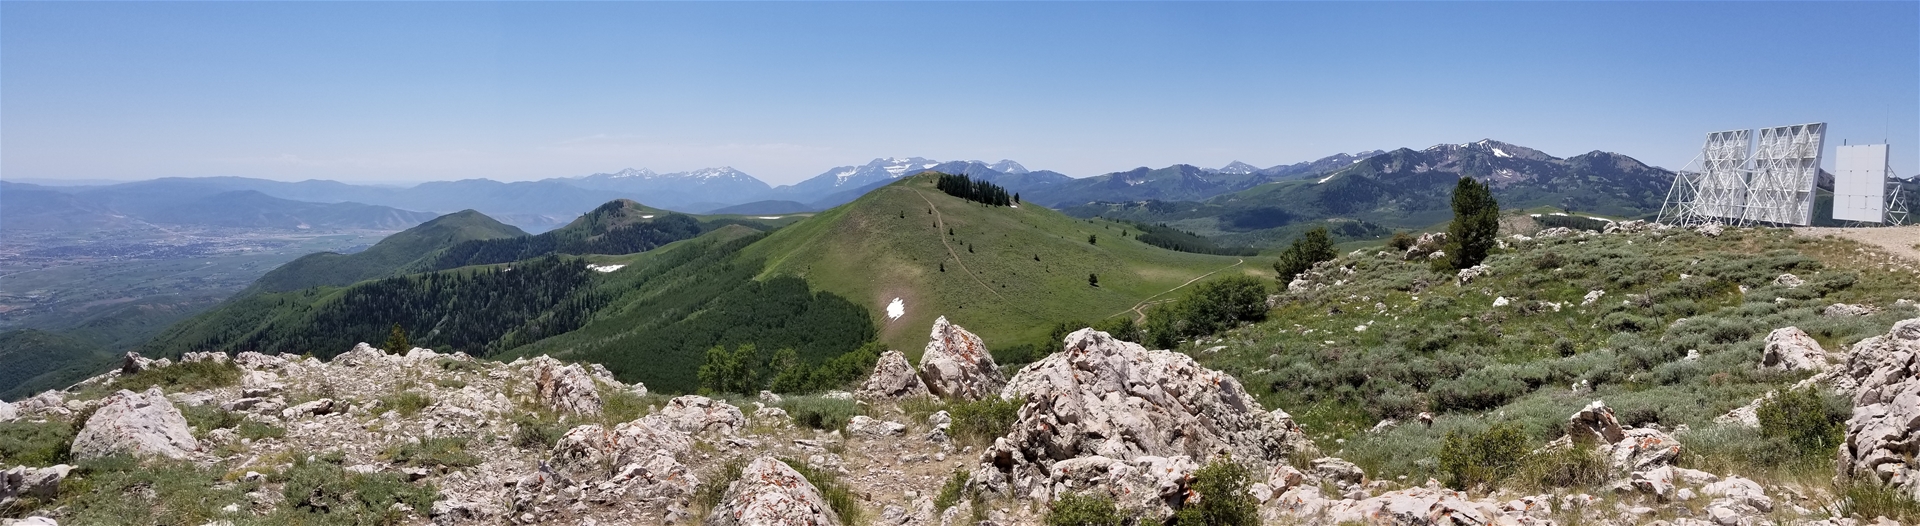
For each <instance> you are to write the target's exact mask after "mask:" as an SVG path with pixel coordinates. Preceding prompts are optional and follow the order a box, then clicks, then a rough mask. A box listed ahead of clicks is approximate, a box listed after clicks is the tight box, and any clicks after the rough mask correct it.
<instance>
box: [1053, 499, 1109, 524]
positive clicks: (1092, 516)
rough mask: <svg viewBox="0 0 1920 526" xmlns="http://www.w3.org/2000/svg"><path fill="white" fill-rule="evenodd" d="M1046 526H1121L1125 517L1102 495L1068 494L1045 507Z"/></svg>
mask: <svg viewBox="0 0 1920 526" xmlns="http://www.w3.org/2000/svg"><path fill="white" fill-rule="evenodd" d="M1046 524H1047V526H1121V525H1123V524H1127V519H1126V516H1124V515H1121V514H1120V509H1119V508H1118V507H1116V506H1114V504H1113V497H1109V496H1106V495H1104V494H1101V495H1094V494H1080V493H1068V494H1065V495H1061V496H1060V500H1056V501H1053V504H1051V505H1049V506H1048V507H1047V518H1046Z"/></svg>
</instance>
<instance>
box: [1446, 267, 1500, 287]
mask: <svg viewBox="0 0 1920 526" xmlns="http://www.w3.org/2000/svg"><path fill="white" fill-rule="evenodd" d="M1492 273H1493V267H1489V266H1486V265H1474V266H1471V267H1467V268H1463V269H1460V272H1459V273H1458V274H1456V275H1455V276H1454V281H1455V282H1456V283H1458V284H1460V285H1466V284H1468V283H1473V280H1474V279H1476V278H1479V277H1480V276H1485V275H1488V274H1492Z"/></svg>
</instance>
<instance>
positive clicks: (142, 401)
mask: <svg viewBox="0 0 1920 526" xmlns="http://www.w3.org/2000/svg"><path fill="white" fill-rule="evenodd" d="M199 449H200V442H199V441H197V440H194V438H193V428H191V427H188V426H187V419H186V417H183V416H181V415H180V410H179V409H176V408H174V407H173V403H172V402H169V401H167V396H166V395H165V394H164V393H161V392H160V388H158V387H154V388H150V389H147V391H146V392H144V393H135V392H133V391H127V390H121V391H120V392H118V393H114V394H113V395H112V396H109V397H107V399H106V400H105V401H104V403H103V404H102V405H101V406H100V409H98V410H96V411H94V413H93V416H92V417H90V418H88V419H87V422H86V424H85V426H83V427H82V428H81V429H80V433H79V434H78V435H75V436H74V437H73V448H72V451H73V457H74V458H75V459H80V460H85V459H90V458H99V457H104V456H108V455H114V454H130V455H136V456H163V457H170V458H185V457H186V456H187V455H189V454H192V453H193V452H194V451H196V450H199Z"/></svg>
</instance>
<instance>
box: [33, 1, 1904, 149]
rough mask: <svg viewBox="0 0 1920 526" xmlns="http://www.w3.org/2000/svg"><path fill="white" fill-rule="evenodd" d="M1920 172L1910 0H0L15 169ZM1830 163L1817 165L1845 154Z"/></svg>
mask: <svg viewBox="0 0 1920 526" xmlns="http://www.w3.org/2000/svg"><path fill="white" fill-rule="evenodd" d="M1811 121H1826V122H1828V123H1830V126H1831V128H1832V135H1831V139H1830V140H1829V145H1834V144H1839V143H1840V142H1841V140H1842V139H1846V140H1851V141H1854V142H1868V141H1871V142H1878V141H1879V140H1880V139H1881V138H1882V137H1883V136H1885V137H1887V138H1890V139H1891V140H1892V143H1893V145H1894V146H1893V151H1894V155H1895V160H1894V166H1895V170H1896V171H1897V172H1898V173H1900V174H1901V175H1912V174H1914V173H1915V169H1916V167H1920V161H1917V160H1920V3H1916V2H1882V3H1835V2H1810V3H1747V2H1708V3H1011V4H1009V3H772V4H767V3H665V4H658V3H647V4H636V3H225V2H215V3H23V2H4V3H0V174H3V175H4V177H6V178H14V179H19V178H107V179H143V178H150V177H161V176H203V175H239V176H252V177H263V178H271V179H285V180H297V179H306V178H324V179H336V180H344V181H422V180H434V179H451V178H466V177H488V178H493V179H500V180H524V179H539V178H545V177H560V176H576V175H584V174H588V173H593V172H600V171H611V170H617V169H620V168H624V167H649V168H652V169H654V170H656V171H663V172H664V171H679V170H687V169H694V168H700V167H705V166H719V165H732V166H734V167H737V168H739V169H741V170H744V171H746V172H748V173H751V174H754V175H756V176H759V177H760V178H762V179H765V180H767V181H769V182H771V183H775V184H781V183H791V182H794V181H797V180H800V179H802V178H805V177H809V176H812V175H815V174H818V173H820V172H822V171H825V170H826V169H827V168H829V167H832V166H836V165H847V164H861V163H865V162H866V161H868V160H870V159H872V158H875V157H888V156H924V157H930V158H935V159H941V160H953V159H981V160H986V161H995V160H998V159H1001V158H1011V159H1014V160H1018V161H1020V162H1022V163H1024V164H1026V165H1027V166H1028V167H1030V168H1035V169H1040V168H1045V169H1053V170H1058V171H1061V172H1064V173H1067V174H1069V175H1073V176H1087V175H1096V174H1099V173H1104V172H1109V171H1115V170H1125V169H1129V168H1132V167H1136V166H1154V167H1158V166H1165V165H1169V164H1174V163H1190V164H1197V165H1201V166H1219V165H1222V164H1225V163H1227V162H1229V161H1232V160H1236V159H1237V160H1242V161H1246V162H1249V163H1252V164H1255V165H1260V166H1270V165H1275V164H1281V163H1291V162H1298V161H1302V160H1307V159H1312V158H1317V157H1321V156H1325V155H1329V154H1333V153H1338V152H1352V151H1358V150H1367V149H1376V148H1378V149H1391V148H1396V147H1412V148H1416V149H1417V148H1423V147H1426V146H1429V145H1432V144H1436V143H1442V142H1456V143H1457V142H1467V141H1474V140H1479V139H1482V138H1493V139H1498V140H1503V141H1508V142H1512V143H1516V144H1520V145H1524V146H1531V147H1534V148H1538V149H1540V150H1543V151H1545V152H1547V153H1549V154H1553V155H1557V156H1562V157H1566V156H1572V155H1577V154H1580V153H1584V152H1587V151H1590V150H1608V151H1615V152H1620V153H1624V154H1627V155H1630V156H1634V157H1636V158H1639V159H1641V160H1643V161H1646V162H1649V163H1652V164H1657V165H1662V166H1667V167H1673V168H1678V167H1680V166H1682V165H1684V164H1686V163H1687V161H1689V160H1690V159H1692V158H1693V155H1694V154H1695V153H1696V152H1697V150H1698V148H1699V147H1700V143H1701V141H1702V139H1703V137H1704V135H1705V134H1706V133H1707V132H1710V131H1715V130H1722V129H1734V128H1755V127H1761V126H1769V125H1781V124H1792V123H1802V122H1811ZM1829 164H1831V163H1830V162H1829Z"/></svg>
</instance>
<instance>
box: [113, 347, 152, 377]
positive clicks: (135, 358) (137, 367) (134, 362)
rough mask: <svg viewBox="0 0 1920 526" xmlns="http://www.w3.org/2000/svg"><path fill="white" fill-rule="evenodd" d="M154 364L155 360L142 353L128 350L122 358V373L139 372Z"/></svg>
mask: <svg viewBox="0 0 1920 526" xmlns="http://www.w3.org/2000/svg"><path fill="white" fill-rule="evenodd" d="M152 365H153V360H149V359H147V358H146V357H143V356H140V353H137V352H133V351H127V355H126V356H123V357H121V358H120V374H137V373H139V372H140V371H144V370H147V368H148V367H151V366H152Z"/></svg>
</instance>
